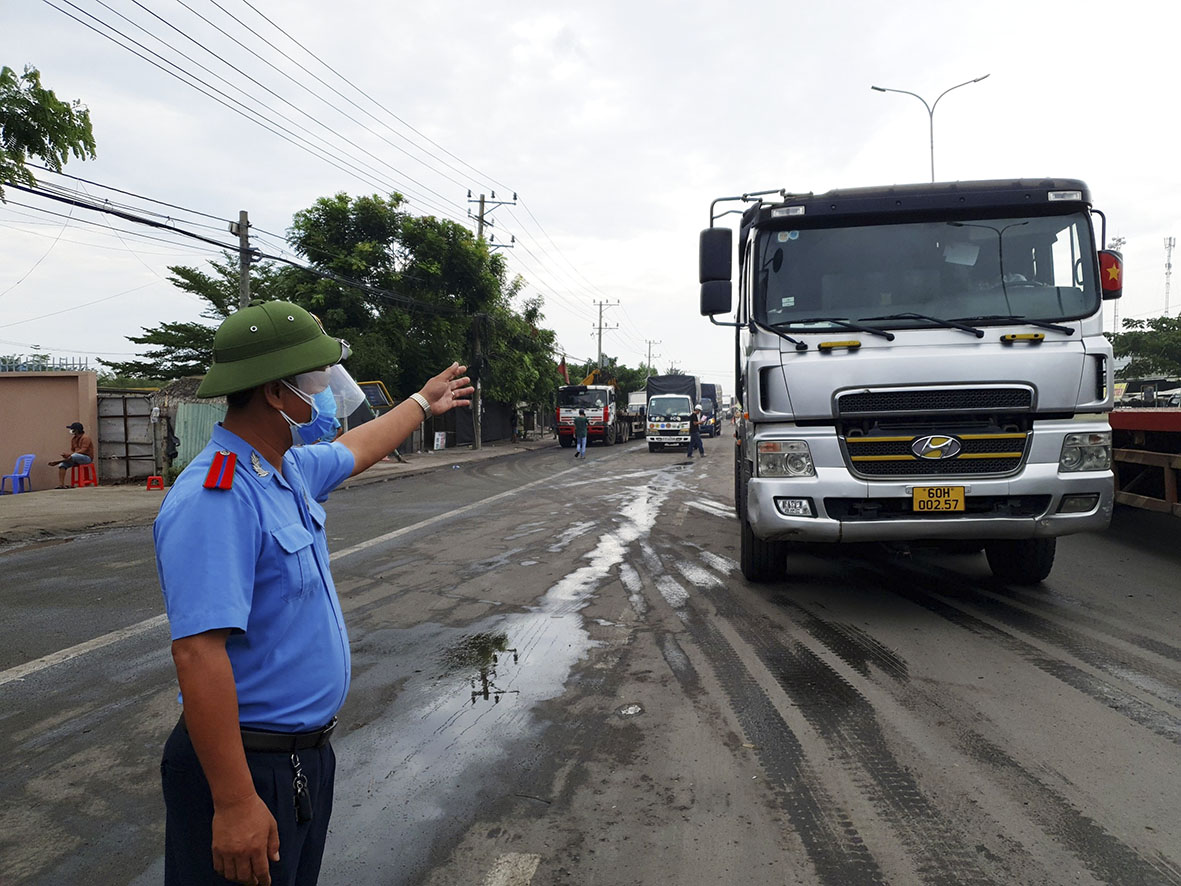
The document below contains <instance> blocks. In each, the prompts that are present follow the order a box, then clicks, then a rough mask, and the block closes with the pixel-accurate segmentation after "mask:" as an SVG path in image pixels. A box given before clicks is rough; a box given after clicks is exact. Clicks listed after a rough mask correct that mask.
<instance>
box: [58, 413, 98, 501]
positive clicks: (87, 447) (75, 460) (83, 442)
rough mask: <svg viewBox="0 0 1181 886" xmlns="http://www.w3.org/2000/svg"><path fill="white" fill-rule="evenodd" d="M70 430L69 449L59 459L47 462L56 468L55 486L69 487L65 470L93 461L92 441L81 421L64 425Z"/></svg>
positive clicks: (59, 487)
mask: <svg viewBox="0 0 1181 886" xmlns="http://www.w3.org/2000/svg"><path fill="white" fill-rule="evenodd" d="M66 430H67V431H69V432H70V434H71V436H70V451H69V452H68V453H67V452H63V453H62V457H61V459H60V460H59V461H51V462H49V466H50V467H51V468H52V467H56V468H57V488H58V489H69V488H70V487H68V486H67V485H66V471H67V470H68V469H69V468H72V467H74V466H75V465H88V464H90V463H92V462H93V461H94V441H93V440H91V439H90V435H89V434H87V433H86V428H84V427H83V426H82V422H80V421H76V422H74V423H73V424H69V425H66Z"/></svg>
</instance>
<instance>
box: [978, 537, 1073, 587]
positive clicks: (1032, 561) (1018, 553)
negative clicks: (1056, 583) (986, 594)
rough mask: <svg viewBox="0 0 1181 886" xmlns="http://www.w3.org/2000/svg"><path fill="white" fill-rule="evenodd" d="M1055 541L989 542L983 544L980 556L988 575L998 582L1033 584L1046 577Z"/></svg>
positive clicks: (1046, 539)
mask: <svg viewBox="0 0 1181 886" xmlns="http://www.w3.org/2000/svg"><path fill="white" fill-rule="evenodd" d="M1057 541H1058V540H1057V539H1055V538H1019V539H1004V540H1000V541H990V542H986V543H985V545H984V555H985V556H986V557H987V558H988V567H989V569H991V570H992V574H993V575H995V576H996V577H997V578H999V579H1001V581H1007V582H1011V583H1013V584H1016V585H1035V584H1037V583H1038V582H1039V581H1041V580H1042V579H1044V578H1045V577H1046V576H1048V575H1049V574H1050V570H1051V569H1052V568H1053V566H1054V551H1055V549H1056V547H1057Z"/></svg>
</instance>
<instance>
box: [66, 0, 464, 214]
mask: <svg viewBox="0 0 1181 886" xmlns="http://www.w3.org/2000/svg"><path fill="white" fill-rule="evenodd" d="M42 2H43V3H45V4H46V5H47V6H49V7H50V8H52V9H54V10H56V11H58V12H60V13H62V14H63V15H65V16H67V17H69V18H71V19H73V20H74V21H76V22H78V23H79V24H81V25H82V26H84V27H86V28H88V29H90V30H91V31H94V32H95V33H96V34H98V35H99V36H101V37H103V38H105V39H107V40H110V41H111V42H112V43H114V44H115V45H116V46H119V47H120V48H122V49H125V50H127V51H128V52H130V53H131V54H132V55H135V56H137V57H138V58H141V59H143V60H144V61H146V62H148V63H149V64H151V65H152V66H153V67H156V68H159V69H160V70H161V71H163V72H164V73H166V74H168V75H169V76H171V77H173V78H175V79H177V80H179V81H180V82H181V83H184V84H185V85H186V86H189V87H190V88H192V89H195V90H196V91H198V92H200V93H201V94H203V95H205V96H207V97H208V98H211V99H213V100H214V101H216V102H217V103H218V104H220V105H222V106H223V107H225V108H227V109H229V110H231V111H233V112H234V113H236V114H238V115H239V116H241V117H244V118H245V119H247V120H249V121H250V122H251V123H254V124H255V125H257V126H261V127H262V128H263V129H266V130H267V131H268V132H270V133H272V134H273V135H277V136H279V137H280V138H281V139H283V140H284V141H286V142H288V143H289V144H292V145H294V146H295V147H297V148H299V149H300V150H303V151H305V152H307V153H309V154H311V155H312V156H314V157H316V158H317V159H319V160H323V161H324V162H326V163H328V164H330V165H332V166H334V167H335V168H336V169H339V170H340V171H341V172H344V173H345V174H346V175H349V176H351V177H353V178H356V179H357V180H358V181H362V182H364V183H365V184H367V185H369V186H374V185H376V186H377V187H379V188H381V189H383V190H389V191H402V192H404V193H407V194H409V195H411V196H412V197H414V198H415V199H416V200H418V201H419V202H421V203H422V204H423V205H426V206H430V207H431V208H434V209H439V210H441V214H443V215H447V214H448V213H447V212H446V210H445V209H443V208H442V207H438V206H436V205H434V204H432V202H431V201H430V200H428V199H426V198H424V197H422V196H421V195H419V194H416V193H415V192H414V190H413V189H412V188H406V187H404V186H399V185H396V184H394V183H392V182H389V181H384V180H382V179H379V178H374V177H373V176H371V175H369V174H367V173H365V172H364V170H362V169H361V168H360V167H358V166H356V165H354V164H353V163H351V162H349V160H347V159H344V158H343V157H340V158H339V159H340V162H339V163H338V162H336V160H335V159H333V158H332V157H331V156H328V155H327V154H326V153H324V152H323V149H322V148H320V147H318V146H316V145H313V144H312V143H311V142H309V141H308V140H307V139H305V138H304V137H303V136H301V135H299V134H298V133H297V132H294V131H292V130H291V129H289V128H287V127H286V126H283V125H282V124H281V123H278V122H276V121H275V120H273V119H271V118H269V117H267V116H265V115H264V114H262V113H260V112H259V111H256V110H254V109H253V108H251V107H248V106H247V105H245V104H243V103H242V102H241V101H239V100H238V99H236V98H234V97H233V96H231V95H229V94H228V93H226V92H225V91H223V90H221V89H219V88H218V87H216V86H214V85H212V84H210V83H208V82H206V81H205V80H202V79H201V78H200V77H198V76H197V75H195V74H193V73H192V72H190V71H187V70H185V69H183V68H182V67H181V66H180V65H177V64H176V63H175V62H173V61H171V60H170V59H167V58H165V57H164V56H162V55H160V54H159V53H158V52H155V51H154V50H152V49H149V48H148V47H146V46H144V45H143V44H142V43H140V42H139V41H137V40H135V39H134V38H132V37H129V36H127V35H126V34H124V33H123V32H122V31H120V30H119V29H118V28H116V27H114V26H113V25H111V24H109V23H107V22H105V21H103V20H102V19H101V18H99V17H98V16H96V15H94V14H93V13H91V12H88V11H86V10H84V9H82V8H81V7H79V6H77V5H76V4H75V3H73V2H71V0H59V2H63V3H65V4H66V5H68V6H70V7H72V8H74V9H76V10H78V12H80V13H82V14H83V15H85V16H87V17H89V18H91V19H93V20H94V21H96V22H98V23H99V24H101V25H102V26H103V27H104V28H107V29H108V30H110V31H112V32H114V33H115V34H118V35H119V36H120V37H122V38H123V39H124V40H126V41H127V42H128V43H131V44H133V45H134V46H138V47H139V48H140V49H143V50H144V52H147V53H150V54H151V55H153V56H155V57H156V58H158V59H160V60H161V61H162V62H164V63H165V64H168V65H171V66H172V67H173V68H176V70H177V71H179V72H181V73H182V74H183V75H184V76H181V74H178V73H176V72H174V71H170V70H169V69H168V68H165V67H163V66H162V65H161V64H159V63H158V62H155V61H153V60H152V59H150V58H148V57H146V56H144V55H142V54H141V53H139V52H136V50H135V49H132V48H131V46H127V45H125V44H124V43H120V42H119V41H118V40H116V39H115V38H114V37H112V36H111V35H110V34H106V33H104V32H102V31H100V30H99V29H98V28H96V27H94V26H93V25H91V24H89V23H87V22H85V21H83V20H82V19H80V18H78V17H77V16H75V15H72V14H71V13H70V12H68V11H67V10H65V9H62V8H60V7H58V6H55V5H54V3H53V2H51V0H42ZM97 2H99V3H100V4H101V3H102V0H97ZM103 5H105V4H103ZM107 8H108V9H109V8H110V7H107ZM112 11H114V10H112ZM115 14H116V15H119V16H120V17H121V18H124V19H126V16H123V15H122V14H121V13H119V12H115ZM132 24H135V26H136V27H138V28H140V30H142V31H144V32H145V33H147V34H149V35H150V36H152V38H153V39H155V40H157V41H158V42H160V43H162V44H164V45H165V46H167V47H168V48H169V49H172V51H174V52H176V53H177V54H178V55H180V56H181V57H182V58H185V59H187V60H188V61H190V62H192V63H193V64H195V65H197V66H198V67H199V68H201V69H202V70H204V71H206V72H209V73H210V74H212V75H213V76H215V77H216V76H217V74H216V73H215V72H212V71H210V70H209V68H207V67H206V66H204V65H202V64H201V63H200V62H197V61H196V60H194V59H192V58H190V57H189V56H187V55H186V54H185V53H183V52H181V51H180V50H178V49H176V48H175V47H173V46H171V44H169V43H167V41H165V40H162V39H161V38H159V37H157V36H156V35H154V34H151V32H150V31H147V30H146V29H144V28H143V27H142V26H140V25H138V24H136V23H135V22H132ZM186 77H187V78H191V80H192V81H195V82H190V79H186ZM197 84H200V86H198V85H197ZM227 85H229V86H230V87H231V88H233V89H236V90H237V91H238V92H240V93H242V94H243V95H245V96H246V97H247V98H249V99H250V100H251V101H253V102H255V103H256V104H258V105H260V106H261V107H263V108H264V109H266V110H267V111H269V112H270V113H272V114H278V116H279V117H280V118H282V119H283V120H285V121H286V122H288V123H290V124H291V125H292V126H295V127H296V128H297V129H301V130H302V131H303V132H305V133H307V135H309V136H311V137H312V138H317V139H319V141H321V142H324V139H323V138H321V137H320V136H317V135H314V134H313V133H310V132H308V131H307V130H306V129H304V128H303V127H300V126H299V124H297V123H295V122H294V121H292V120H291V119H290V118H289V117H287V116H285V115H283V114H282V113H280V112H276V111H275V110H274V109H272V108H270V107H268V106H267V105H265V104H263V103H261V102H258V100H257V99H256V98H254V97H253V96H250V95H249V94H248V93H247V92H245V90H242V89H241V88H239V87H237V86H234V85H233V84H227ZM202 87H204V88H202ZM209 90H212V92H213V93H217V95H213V94H211V92H210V91H209ZM218 95H220V96H222V97H223V98H224V99H225V101H223V100H222V98H218V97H217V96H218ZM227 101H228V102H232V103H233V104H234V105H237V106H238V107H233V106H231V105H230V104H227ZM251 115H253V116H251ZM272 127H274V128H272ZM324 144H325V145H326V146H327V149H328V150H330V151H331V150H336V149H335V148H333V147H331V146H328V145H327V142H324ZM342 163H343V164H344V165H343V166H342V165H341V164H342ZM369 168H370V169H373V167H369ZM373 171H374V172H376V170H373ZM452 218H453V219H454V220H458V218H456V217H454V216H453V217H452Z"/></svg>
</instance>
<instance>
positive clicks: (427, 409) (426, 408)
mask: <svg viewBox="0 0 1181 886" xmlns="http://www.w3.org/2000/svg"><path fill="white" fill-rule="evenodd" d="M410 399H411V400H413V401H414V402H415V403H417V404H418V405H419V406H421V407H422V420H423V421H426V420H427V419H428V418H430V415H431V404H430V403H428V402H427V400H426V397H424V396H423V395H422V394H411V395H410Z"/></svg>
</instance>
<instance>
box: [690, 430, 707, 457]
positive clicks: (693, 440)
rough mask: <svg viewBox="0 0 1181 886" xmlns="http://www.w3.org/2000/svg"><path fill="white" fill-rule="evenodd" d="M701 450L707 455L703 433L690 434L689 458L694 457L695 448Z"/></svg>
mask: <svg viewBox="0 0 1181 886" xmlns="http://www.w3.org/2000/svg"><path fill="white" fill-rule="evenodd" d="M694 449H699V450H701V454H702V455H705V446H704V444H702V442H701V434H693V433H691V434H689V458H692V457H693V450H694Z"/></svg>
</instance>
